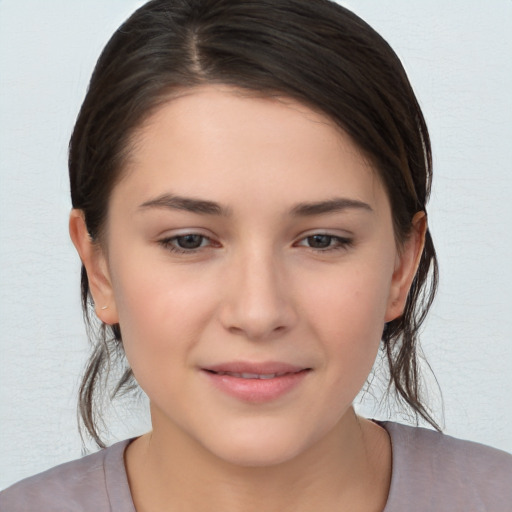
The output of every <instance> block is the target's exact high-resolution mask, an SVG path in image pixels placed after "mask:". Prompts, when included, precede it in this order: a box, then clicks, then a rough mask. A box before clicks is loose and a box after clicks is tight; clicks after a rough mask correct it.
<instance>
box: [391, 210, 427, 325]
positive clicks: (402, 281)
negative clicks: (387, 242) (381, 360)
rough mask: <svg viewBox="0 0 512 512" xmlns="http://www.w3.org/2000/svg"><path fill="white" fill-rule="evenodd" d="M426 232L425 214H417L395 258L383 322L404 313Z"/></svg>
mask: <svg viewBox="0 0 512 512" xmlns="http://www.w3.org/2000/svg"><path fill="white" fill-rule="evenodd" d="M426 232H427V216H426V214H425V212H417V213H416V214H415V215H414V217H413V219H412V230H411V233H410V235H409V238H408V239H407V240H406V242H405V243H404V245H403V247H402V248H401V250H400V252H399V254H398V255H397V258H396V263H395V270H394V272H393V277H392V280H391V289H390V293H389V298H388V305H387V310H386V316H385V322H391V321H392V320H395V319H396V318H398V317H399V316H400V315H401V314H402V313H403V312H404V308H405V303H406V301H407V295H408V294H409V289H410V288H411V284H412V281H413V279H414V276H415V275H416V270H417V269H418V265H419V263H420V259H421V255H422V253H423V247H424V245H425V234H426Z"/></svg>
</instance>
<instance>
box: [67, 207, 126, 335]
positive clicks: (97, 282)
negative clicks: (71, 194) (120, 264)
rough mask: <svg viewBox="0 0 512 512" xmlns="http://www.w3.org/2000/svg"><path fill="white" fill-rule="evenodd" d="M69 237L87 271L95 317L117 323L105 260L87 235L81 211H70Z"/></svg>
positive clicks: (99, 248)
mask: <svg viewBox="0 0 512 512" xmlns="http://www.w3.org/2000/svg"><path fill="white" fill-rule="evenodd" d="M69 235H70V236H71V240H72V242H73V244H74V246H75V248H76V250H77V252H78V254H79V256H80V259H81V260H82V263H83V265H84V266H85V269H86V271H87V278H88V280H89V290H90V293H91V295H92V297H93V299H94V305H95V306H94V307H95V312H96V316H97V317H98V318H99V319H100V320H101V321H102V322H103V323H105V324H109V325H112V324H116V323H118V321H119V320H118V316H117V309H116V304H115V300H114V292H113V288H112V283H111V280H110V273H109V270H108V265H107V260H106V257H105V254H104V252H103V250H102V249H101V247H100V246H99V245H98V244H97V243H96V242H94V241H93V240H92V238H91V236H90V235H89V231H88V230H87V226H86V224H85V219H84V215H83V212H82V210H76V209H73V210H71V214H70V217H69Z"/></svg>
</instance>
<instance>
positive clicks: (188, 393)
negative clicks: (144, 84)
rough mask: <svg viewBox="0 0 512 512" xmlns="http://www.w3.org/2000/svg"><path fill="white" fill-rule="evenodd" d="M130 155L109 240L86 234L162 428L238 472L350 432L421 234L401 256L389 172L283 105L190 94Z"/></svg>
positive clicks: (222, 92) (97, 287)
mask: <svg viewBox="0 0 512 512" xmlns="http://www.w3.org/2000/svg"><path fill="white" fill-rule="evenodd" d="M133 147H134V149H133V153H132V155H131V159H130V162H129V165H128V167H127V169H126V170H125V172H124V177H123V179H122V180H121V181H120V182H119V183H118V184H117V185H116V187H115V189H114V190H113V192H112V196H111V200H110V204H109V212H108V220H107V230H106V232H107V235H106V239H105V241H104V246H103V248H102V249H101V250H94V249H90V248H89V249H88V248H87V247H86V242H82V245H81V243H80V242H79V241H78V242H77V240H76V238H79V237H78V236H75V237H74V239H75V243H76V244H77V247H79V250H80V251H81V255H82V259H83V261H84V263H85V264H86V266H87V267H88V274H89V278H90V284H91V290H92V293H93V295H94V299H95V302H96V304H97V305H98V311H97V313H98V315H99V316H100V317H101V319H102V320H103V321H105V322H107V323H115V322H119V324H120V326H121V331H122V337H123V343H124V348H125V351H126V355H127V358H128V361H129V363H130V365H131V367H132V369H133V372H134V375H135V377H136V379H137V381H138V382H139V384H140V386H141V387H142V388H143V390H144V391H145V392H146V393H147V395H148V396H149V398H150V402H151V410H152V419H153V428H154V435H158V434H161V433H163V432H167V433H169V434H172V435H178V434H179V435H180V436H182V437H184V438H186V439H188V440H189V441H190V442H192V443H195V444H197V446H200V447H201V449H206V450H208V451H209V452H210V453H212V454H214V455H216V456H218V457H221V458H222V459H225V460H229V461H232V462H236V463H239V464H246V465H262V464H274V463H278V462H282V461H285V460H289V459H292V458H293V457H295V456H297V455H298V454H300V453H302V452H304V451H305V450H307V449H309V448H311V447H312V446H314V445H315V443H318V442H319V441H320V440H321V439H323V438H325V437H326V436H327V435H328V434H329V433H330V432H332V431H333V430H334V429H336V428H337V426H339V425H342V424H343V420H344V418H345V417H346V416H347V414H346V413H347V411H348V410H349V409H350V407H351V403H352V400H353V399H354V397H355V396H356V394H357V393H358V391H359V390H360V388H361V387H362V385H363V384H364V382H365V380H366V378H367V375H368V373H369V371H370V369H371V367H372V365H373V362H374V359H375V356H376V353H377V350H378V347H379V343H380V338H381V334H382V330H383V326H384V323H385V322H386V321H389V320H391V319H393V318H395V317H396V316H397V315H398V314H400V311H401V308H402V307H403V301H404V300H405V295H406V293H407V289H408V286H409V284H410V280H411V279H412V276H413V274H414V267H415V262H416V259H417V255H418V251H419V246H420V242H419V241H417V240H416V238H415V237H414V236H413V237H411V240H412V242H410V243H408V244H406V246H404V247H403V248H402V250H401V251H397V248H396V246H395V241H394V234H393V228H392V218H391V211H390V205H389V201H388V198H387V195H386V193H385V191H384V188H383V186H382V184H381V182H380V180H379V178H378V175H377V173H376V172H375V171H374V170H373V169H372V168H371V166H370V165H369V164H368V162H367V161H365V159H364V158H363V157H362V155H361V154H360V152H359V151H358V149H357V148H356V147H355V145H354V144H353V143H352V142H351V140H350V139H349V138H348V136H346V135H345V134H344V133H342V132H341V131H340V130H339V129H338V128H336V127H335V126H334V125H333V124H332V123H331V122H330V121H329V120H328V119H327V118H326V117H324V116H323V115H320V114H318V113H316V112H314V111H312V110H310V109H309V108H307V107H305V106H303V105H301V104H298V103H296V102H294V101H291V100H288V99H281V100H277V99H263V98H255V97H250V96H247V95H243V94H241V93H240V92H237V91H234V90H230V89H227V88H219V87H217V88H214V87H206V88H202V89H197V90H193V91H191V92H189V93H188V94H186V95H184V96H181V97H179V98H177V99H174V100H172V101H170V102H169V103H167V104H165V105H164V106H162V107H161V108H160V109H159V110H158V111H157V112H156V113H155V114H154V115H153V116H152V117H151V118H150V119H149V121H148V122H147V123H146V124H145V125H144V126H143V127H142V128H141V129H140V130H139V132H138V134H137V136H136V141H135V144H134V146H133ZM77 218H78V217H77ZM72 222H73V220H72ZM76 222H78V221H76ZM72 232H73V228H72ZM87 251H89V253H88V252H87ZM103 305H105V306H108V308H107V309H100V308H101V306H103Z"/></svg>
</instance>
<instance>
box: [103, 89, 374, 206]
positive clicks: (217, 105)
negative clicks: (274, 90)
mask: <svg viewBox="0 0 512 512" xmlns="http://www.w3.org/2000/svg"><path fill="white" fill-rule="evenodd" d="M117 189H123V190H122V192H123V196H124V197H128V196H135V195H136V196H138V198H139V199H143V198H144V199H146V200H149V199H151V198H153V197H156V196H157V195H159V194H162V193H175V194H179V195H185V196H199V197H204V198H208V199H212V200H215V201H218V202H221V203H224V204H228V205H230V206H234V207H236V206H237V204H238V203H239V206H246V207H248V206H250V204H251V201H254V200H255V199H256V198H259V199H258V201H259V202H260V203H265V202H266V203H268V204H282V205H283V207H286V206H287V205H288V204H292V203H296V202H301V201H315V200H318V201H320V200H325V199H326V198H329V196H340V195H343V196H345V195H347V194H348V195H350V196H351V198H352V199H358V200H361V201H363V200H364V201H365V202H368V201H370V200H371V201H372V202H379V201H382V197H380V196H381V195H382V193H383V191H382V186H381V184H380V180H379V178H378V176H377V173H376V172H375V171H374V169H372V167H371V165H370V164H369V162H368V161H367V160H366V159H365V158H364V156H363V154H362V153H361V152H360V151H359V149H358V148H357V146H356V145H355V144H354V143H353V142H352V140H351V139H350V138H349V137H348V136H347V135H346V134H345V133H344V132H343V131H342V130H341V129H340V128H339V127H338V126H336V125H335V124H334V122H332V121H331V120H330V119H329V118H328V117H327V116H325V115H323V114H321V113H318V112H316V111H314V110H312V109H311V108H309V107H307V106H305V105H303V104H301V103H299V102H297V101H294V100H291V99H289V98H282V97H280V98H268V97H257V96H254V95H249V94H247V93H246V92H242V91H239V90H237V89H229V88H227V87H221V86H207V87H203V88H197V89H192V90H190V91H187V92H185V93H184V94H182V95H180V96H178V97H175V98H172V99H171V100H169V101H168V102H167V103H165V104H163V105H162V106H161V107H159V108H158V109H157V111H156V112H155V113H154V114H153V115H151V116H150V117H149V119H148V120H147V121H146V122H145V123H144V125H143V126H142V127H141V128H140V129H139V130H138V131H137V132H136V133H135V136H134V138H133V145H132V150H131V153H130V158H129V162H128V165H127V168H126V172H125V173H124V179H123V180H122V181H121V183H120V184H119V185H118V186H117V187H116V189H115V190H114V194H113V195H116V190H117Z"/></svg>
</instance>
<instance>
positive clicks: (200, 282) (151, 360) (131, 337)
mask: <svg viewBox="0 0 512 512" xmlns="http://www.w3.org/2000/svg"><path fill="white" fill-rule="evenodd" d="M116 268H117V273H116V275H115V276H113V277H114V278H113V284H114V293H115V300H116V306H117V309H118V314H119V324H120V326H121V332H122V336H123V345H124V348H125V352H126V355H127V358H128V361H129V362H130V365H131V366H132V368H133V370H134V372H135V373H136V374H137V369H139V372H140V371H145V370H144V368H146V369H147V370H148V371H152V370H151V368H156V366H157V365H155V363H158V362H161V361H162V360H164V359H167V360H169V357H170V356H171V360H175V361H180V357H179V355H180V354H182V353H185V352H186V351H190V350H192V349H193V347H194V345H195V344H196V343H197V342H198V341H199V339H200V333H201V332H202V331H203V329H204V328H205V325H206V324H207V323H208V321H209V319H210V318H211V316H212V314H213V312H214V310H215V297H216V290H217V288H216V286H215V282H214V281H213V280H212V279H208V278H207V276H204V275H203V274H202V273H201V272H197V273H194V274H191V273H190V272H185V271H184V270H182V271H180V269H179V268H178V269H176V268H173V271H172V272H171V271H170V270H169V265H168V264H166V262H165V261H164V262H163V264H157V263H155V264H153V265H147V264H146V265H145V266H138V265H136V264H132V263H131V262H130V261H129V260H127V259H125V260H124V262H123V263H122V264H121V265H118V266H117V267H116ZM199 276H201V279H199Z"/></svg>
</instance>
